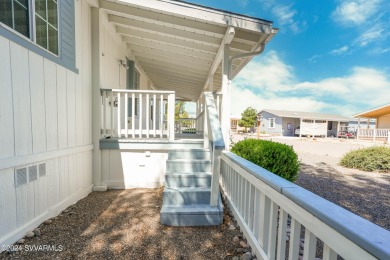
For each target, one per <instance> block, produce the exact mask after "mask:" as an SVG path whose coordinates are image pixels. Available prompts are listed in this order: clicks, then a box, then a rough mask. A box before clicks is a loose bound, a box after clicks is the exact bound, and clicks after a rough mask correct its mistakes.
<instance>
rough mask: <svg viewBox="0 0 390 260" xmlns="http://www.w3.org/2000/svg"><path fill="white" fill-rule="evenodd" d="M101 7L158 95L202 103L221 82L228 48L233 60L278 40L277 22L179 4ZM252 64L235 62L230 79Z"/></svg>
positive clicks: (105, 0) (147, 1) (153, 1)
mask: <svg viewBox="0 0 390 260" xmlns="http://www.w3.org/2000/svg"><path fill="white" fill-rule="evenodd" d="M99 7H100V8H101V9H102V10H104V11H105V12H106V13H107V17H108V20H109V22H110V23H112V24H113V25H114V26H115V28H116V32H117V33H118V34H119V35H121V37H122V40H123V41H124V42H125V43H127V46H128V51H129V53H130V54H131V55H132V56H134V57H135V60H136V61H137V62H138V64H139V65H140V66H141V67H142V69H143V70H144V71H145V72H146V73H147V74H148V76H149V78H150V80H151V81H152V82H153V85H154V86H155V87H156V89H159V90H175V91H176V95H177V96H178V97H181V98H184V99H187V100H193V101H195V100H197V99H198V97H199V96H200V94H201V92H202V90H203V89H204V88H206V87H207V86H208V82H209V78H210V77H209V75H214V77H213V78H212V81H213V90H219V89H220V86H221V81H222V79H221V78H222V75H221V71H222V69H221V67H222V65H221V60H222V54H223V49H224V48H223V47H224V45H225V44H229V43H230V53H229V56H235V55H238V54H243V53H247V52H254V51H261V50H262V49H263V48H264V46H265V44H266V43H267V42H268V41H269V40H270V39H271V38H272V37H273V35H274V34H276V32H277V29H274V28H272V22H270V21H266V20H263V19H258V18H254V17H249V16H245V15H240V14H236V13H231V12H226V11H222V10H217V9H213V8H208V7H204V6H200V5H195V4H190V3H187V2H183V1H175V0H142V1H139V0H102V1H100V2H99ZM251 59H252V57H242V58H238V59H235V60H233V62H232V70H231V78H234V76H236V75H237V74H238V72H239V71H241V69H242V68H243V67H244V66H245V65H246V64H247V63H248V62H249V61H250V60H251Z"/></svg>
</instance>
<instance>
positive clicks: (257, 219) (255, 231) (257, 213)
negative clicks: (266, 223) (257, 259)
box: [252, 189, 261, 241]
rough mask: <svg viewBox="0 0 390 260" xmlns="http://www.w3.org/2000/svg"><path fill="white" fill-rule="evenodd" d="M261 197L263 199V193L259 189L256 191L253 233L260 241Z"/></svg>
mask: <svg viewBox="0 0 390 260" xmlns="http://www.w3.org/2000/svg"><path fill="white" fill-rule="evenodd" d="M260 197H261V191H260V190H258V189H255V201H254V204H255V206H254V209H253V213H254V214H253V221H254V222H253V229H252V233H253V235H254V236H255V238H256V239H257V241H259V234H260V213H261V212H260Z"/></svg>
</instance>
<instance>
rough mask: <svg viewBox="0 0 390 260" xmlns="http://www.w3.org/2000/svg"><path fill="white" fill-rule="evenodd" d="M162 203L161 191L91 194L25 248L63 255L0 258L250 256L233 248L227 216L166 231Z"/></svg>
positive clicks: (235, 244) (23, 253)
mask: <svg viewBox="0 0 390 260" xmlns="http://www.w3.org/2000/svg"><path fill="white" fill-rule="evenodd" d="M161 202H162V189H129V190H110V191H107V192H93V193H91V194H89V195H88V196H87V197H86V198H84V199H82V200H80V201H79V202H78V203H76V204H75V205H73V206H71V207H69V208H68V209H66V210H64V211H63V212H62V213H61V214H60V215H59V216H58V217H56V218H54V219H53V222H52V223H51V224H49V225H46V224H42V225H41V226H40V230H41V233H42V234H41V236H39V237H33V238H27V239H26V241H25V244H24V245H23V247H25V246H32V245H36V246H39V245H41V246H42V245H50V246H54V245H55V246H56V248H57V249H60V248H62V249H63V250H62V251H61V252H47V251H46V252H28V251H27V250H21V251H19V252H14V253H12V254H9V253H8V252H3V253H1V254H0V258H1V259H3V258H4V259H16V258H17V259H76V258H77V259H80V258H81V259H231V258H232V257H233V256H234V255H237V256H241V255H242V254H243V253H244V252H245V250H248V249H243V248H240V244H239V242H240V241H237V242H233V238H234V237H235V236H240V232H239V231H238V230H237V229H235V230H229V225H230V224H232V223H233V222H232V220H231V218H230V217H229V216H228V215H227V214H225V217H224V218H225V219H224V224H223V225H221V226H218V227H168V226H163V225H160V223H159V221H160V215H159V212H160V207H161ZM241 241H242V239H241ZM60 246H61V247H60ZM237 248H240V250H238V249H237Z"/></svg>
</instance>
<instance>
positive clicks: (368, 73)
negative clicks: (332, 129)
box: [232, 52, 390, 116]
mask: <svg viewBox="0 0 390 260" xmlns="http://www.w3.org/2000/svg"><path fill="white" fill-rule="evenodd" d="M389 95H390V78H389V77H388V76H387V73H386V72H385V71H381V70H377V69H374V68H366V67H354V68H352V69H351V71H350V73H349V74H347V75H344V76H342V77H331V78H326V79H322V80H319V81H314V82H299V81H298V80H296V77H295V75H294V72H293V68H292V67H291V66H289V65H288V64H286V63H285V62H283V60H282V59H281V58H280V57H279V55H278V54H277V53H276V52H269V53H268V54H266V55H264V56H263V57H261V58H260V59H254V60H253V61H252V62H251V63H250V64H248V66H247V67H246V68H245V69H244V70H243V71H242V72H241V73H240V74H239V76H238V77H237V79H235V80H234V84H233V89H232V96H233V97H234V102H232V113H233V114H240V113H241V112H242V111H243V110H244V109H245V108H247V107H248V106H252V107H254V108H256V109H260V108H269V109H285V110H297V111H318V112H329V113H337V114H341V115H345V116H351V115H352V114H355V113H356V112H358V111H362V110H365V109H369V108H372V107H376V106H380V105H383V104H385V103H388V97H389Z"/></svg>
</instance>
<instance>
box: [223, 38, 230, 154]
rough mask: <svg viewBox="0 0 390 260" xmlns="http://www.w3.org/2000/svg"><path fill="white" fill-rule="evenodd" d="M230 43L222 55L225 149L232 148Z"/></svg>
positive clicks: (226, 45)
mask: <svg viewBox="0 0 390 260" xmlns="http://www.w3.org/2000/svg"><path fill="white" fill-rule="evenodd" d="M229 49H230V48H229V44H225V46H224V50H223V56H222V87H221V90H222V110H221V128H222V134H223V139H224V141H225V149H226V150H229V149H230V139H229V132H230V119H229V116H230V83H231V82H230V75H229V74H230V69H229Z"/></svg>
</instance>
